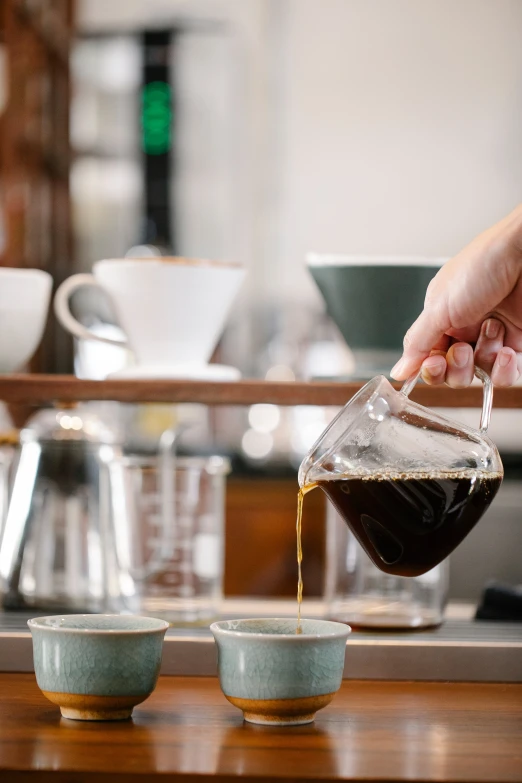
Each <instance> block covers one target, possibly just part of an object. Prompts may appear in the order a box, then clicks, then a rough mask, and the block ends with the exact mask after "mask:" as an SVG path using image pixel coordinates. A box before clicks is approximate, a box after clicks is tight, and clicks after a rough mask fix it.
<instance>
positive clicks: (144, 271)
mask: <svg viewBox="0 0 522 783" xmlns="http://www.w3.org/2000/svg"><path fill="white" fill-rule="evenodd" d="M244 274H245V271H244V269H243V268H242V267H240V266H237V265H233V264H226V263H219V262H212V261H201V260H192V259H187V258H167V257H157V258H150V259H149V258H147V259H138V258H125V259H108V260H104V261H98V262H97V263H95V264H94V267H93V274H92V275H89V274H79V275H73V276H72V277H69V278H68V279H67V280H65V282H63V283H62V285H61V286H60V287H59V288H58V291H57V292H56V296H55V300H54V309H55V313H56V316H57V318H58V320H59V321H60V323H61V324H62V326H64V327H65V329H67V330H68V331H69V332H71V334H73V335H74V336H75V337H79V338H83V339H88V340H99V341H100V342H104V343H110V344H113V345H119V346H122V345H125V346H128V347H129V348H130V349H131V351H132V352H133V354H134V359H135V362H136V365H137V366H136V367H135V368H132V372H131V373H130V374H131V375H134V376H141V377H183V376H188V377H197V376H198V374H201V375H204V374H205V373H204V372H203V370H202V368H204V367H206V366H207V363H208V361H209V359H210V357H211V355H212V352H213V350H214V348H215V346H216V343H217V341H218V339H219V337H220V335H221V332H222V330H223V327H224V324H225V320H226V317H227V315H228V311H229V308H230V306H231V304H232V300H233V299H234V297H235V295H236V294H237V291H238V289H239V287H240V285H241V282H242V280H243V277H244ZM86 285H91V286H92V285H94V286H98V287H99V288H101V289H102V290H103V291H104V292H105V294H107V295H108V297H109V299H110V300H111V302H112V305H113V307H114V310H115V313H116V317H117V319H118V322H119V325H120V326H121V328H122V330H123V331H124V333H125V335H126V342H124V343H122V342H120V341H118V340H114V339H112V338H108V337H103V336H100V335H97V334H94V333H93V332H91V331H90V330H89V329H87V328H86V327H85V326H83V325H82V324H81V323H79V322H78V321H77V320H76V319H75V318H74V316H73V315H72V314H71V311H70V309H69V298H70V296H71V294H72V293H73V292H74V291H76V290H77V289H78V288H81V287H83V286H86ZM209 366H210V367H212V365H209Z"/></svg>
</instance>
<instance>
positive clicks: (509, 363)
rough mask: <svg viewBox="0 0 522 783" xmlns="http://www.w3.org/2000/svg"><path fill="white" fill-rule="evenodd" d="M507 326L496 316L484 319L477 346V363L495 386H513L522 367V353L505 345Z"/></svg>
mask: <svg viewBox="0 0 522 783" xmlns="http://www.w3.org/2000/svg"><path fill="white" fill-rule="evenodd" d="M505 339H506V328H505V326H504V324H503V323H502V322H501V321H499V320H498V319H496V318H488V320H487V321H484V323H483V324H482V328H481V330H480V335H479V339H478V340H477V345H476V348H475V364H478V366H479V367H482V369H484V370H485V371H486V372H487V373H489V375H490V376H491V380H492V381H493V383H494V385H495V386H512V385H513V384H514V383H515V382H516V381H517V380H518V378H519V376H520V371H521V369H522V354H521V353H518V354H517V352H516V351H514V350H513V348H511V347H508V346H505V345H504V340H505Z"/></svg>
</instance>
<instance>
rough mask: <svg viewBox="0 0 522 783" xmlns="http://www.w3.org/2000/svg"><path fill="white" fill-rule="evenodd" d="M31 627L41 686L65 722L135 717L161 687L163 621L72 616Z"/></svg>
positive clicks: (31, 623)
mask: <svg viewBox="0 0 522 783" xmlns="http://www.w3.org/2000/svg"><path fill="white" fill-rule="evenodd" d="M28 626H29V628H30V630H31V634H32V637H33V657H34V670H35V674H36V681H37V683H38V687H39V688H40V689H41V691H42V693H43V694H44V696H46V697H47V698H48V699H49V701H52V702H53V703H54V704H58V706H59V707H60V711H61V713H62V715H63V717H64V718H72V719H73V720H123V719H125V718H130V716H131V713H132V709H133V707H134V706H135V705H136V704H140V702H142V701H145V699H146V698H147V697H148V696H150V694H151V693H152V691H153V690H154V688H155V686H156V681H157V679H158V674H159V670H160V665H161V652H162V646H163V637H164V636H165V631H166V630H167V628H168V623H166V622H165V621H163V620H155V619H153V618H150V617H137V616H125V615H110V614H71V615H63V616H62V615H56V616H54V617H38V618H35V619H34V620H29V621H28Z"/></svg>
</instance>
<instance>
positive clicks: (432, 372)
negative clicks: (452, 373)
mask: <svg viewBox="0 0 522 783" xmlns="http://www.w3.org/2000/svg"><path fill="white" fill-rule="evenodd" d="M447 367H448V365H447V364H446V359H445V357H444V356H443V355H442V354H434V355H433V356H428V358H427V359H425V360H424V361H423V363H422V370H421V375H422V380H423V381H424V383H427V384H428V385H429V386H437V385H438V384H439V383H444V381H445V380H446V370H447Z"/></svg>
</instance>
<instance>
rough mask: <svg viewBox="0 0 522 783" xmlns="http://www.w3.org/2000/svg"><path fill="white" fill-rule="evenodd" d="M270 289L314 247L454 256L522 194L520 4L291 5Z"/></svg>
mask: <svg viewBox="0 0 522 783" xmlns="http://www.w3.org/2000/svg"><path fill="white" fill-rule="evenodd" d="M286 6H287V7H286V14H285V19H284V29H285V36H284V40H285V43H284V62H285V65H284V72H283V74H282V78H283V83H282V85H281V90H282V91H283V94H284V103H283V115H282V117H281V133H282V144H283V149H282V152H281V162H282V171H281V188H282V203H281V214H280V223H279V237H280V241H279V245H278V253H277V254H276V255H275V256H274V257H273V258H272V259H269V260H268V261H267V263H270V265H271V268H270V269H268V268H267V269H266V273H265V275H264V282H265V293H266V295H267V296H271V295H272V294H275V293H277V294H278V295H280V296H287V295H288V296H292V295H298V296H300V297H307V298H309V299H311V300H315V299H316V296H317V295H316V292H315V289H314V287H313V284H312V283H310V281H309V279H308V277H307V275H306V273H305V272H304V270H303V259H304V255H305V253H306V252H307V251H308V250H310V249H314V250H316V251H336V252H347V253H389V254H393V253H412V254H434V255H437V256H441V255H442V256H445V255H451V254H452V253H454V252H456V251H457V250H458V249H459V248H460V247H461V246H462V245H463V244H465V243H466V242H467V241H468V240H469V239H470V238H471V237H473V236H474V235H475V234H476V233H478V232H479V231H480V230H481V229H483V228H485V227H487V226H488V225H489V224H491V223H492V222H494V221H495V220H497V219H498V218H500V217H501V216H502V215H503V214H504V213H506V212H508V211H509V210H510V209H512V208H513V207H514V206H515V205H516V204H517V203H518V202H519V201H522V45H521V31H522V2H520V0H288V2H287V4H286Z"/></svg>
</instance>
